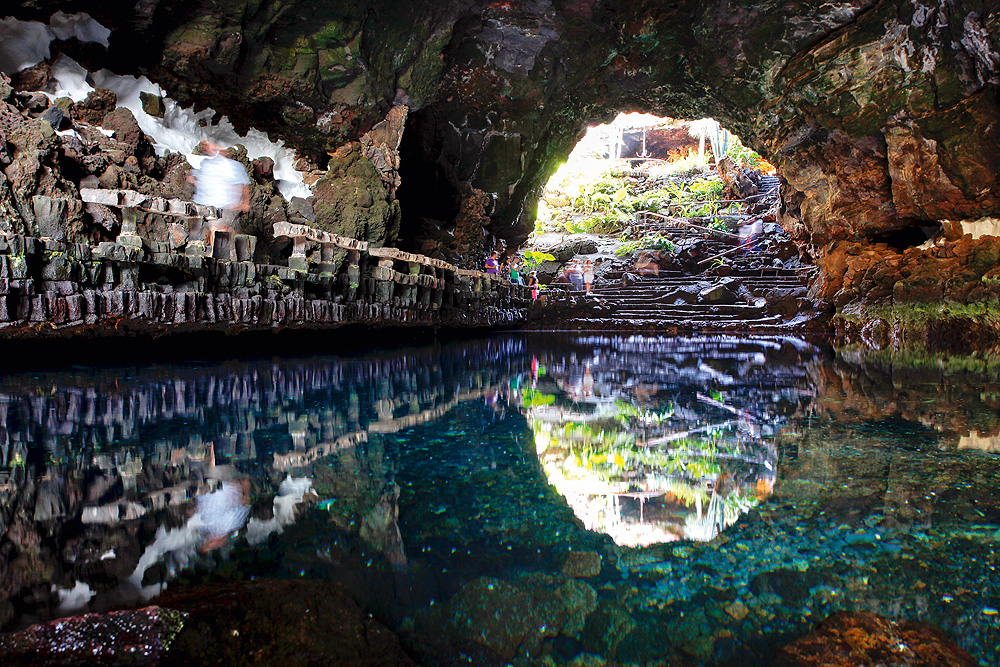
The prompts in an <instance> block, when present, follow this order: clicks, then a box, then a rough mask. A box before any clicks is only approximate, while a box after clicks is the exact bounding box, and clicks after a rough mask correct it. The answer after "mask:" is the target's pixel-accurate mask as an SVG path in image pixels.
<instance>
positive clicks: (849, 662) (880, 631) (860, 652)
mask: <svg viewBox="0 0 1000 667" xmlns="http://www.w3.org/2000/svg"><path fill="white" fill-rule="evenodd" d="M978 664H979V663H978V662H977V661H976V660H974V659H973V658H972V656H970V655H969V654H968V653H966V652H965V651H963V650H962V649H960V648H959V647H958V646H957V645H956V644H955V642H953V641H952V640H950V639H949V638H948V637H946V636H945V635H944V633H942V632H941V631H940V630H938V629H937V628H934V627H932V626H930V625H926V624H924V623H915V622H913V621H892V620H889V619H887V618H882V617H880V616H876V615H875V614H871V613H868V612H857V613H853V614H852V613H848V612H838V613H836V614H834V615H833V616H831V617H830V618H828V619H827V620H826V622H825V623H823V625H821V626H820V627H819V629H817V630H816V631H815V632H813V633H811V634H808V635H806V636H805V637H802V638H801V639H798V640H796V641H794V642H792V643H791V644H789V645H788V646H785V647H784V648H782V649H781V650H780V651H779V652H778V656H777V659H776V660H775V662H774V665H775V667H861V666H862V665H884V666H885V667H896V666H898V667H936V666H938V665H948V666H949V667H975V666H976V665H978Z"/></svg>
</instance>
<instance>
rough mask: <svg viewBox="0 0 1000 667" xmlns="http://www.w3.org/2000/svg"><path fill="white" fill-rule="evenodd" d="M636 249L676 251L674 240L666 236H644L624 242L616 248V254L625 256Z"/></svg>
mask: <svg viewBox="0 0 1000 667" xmlns="http://www.w3.org/2000/svg"><path fill="white" fill-rule="evenodd" d="M636 250H669V251H670V252H673V251H674V244H673V241H671V240H670V239H668V238H667V237H665V236H659V235H657V236H644V237H642V238H641V239H639V240H637V241H628V242H627V243H622V244H621V245H619V246H618V249H617V250H615V255H617V256H618V257H625V256H626V255H630V254H632V253H633V252H635V251H636Z"/></svg>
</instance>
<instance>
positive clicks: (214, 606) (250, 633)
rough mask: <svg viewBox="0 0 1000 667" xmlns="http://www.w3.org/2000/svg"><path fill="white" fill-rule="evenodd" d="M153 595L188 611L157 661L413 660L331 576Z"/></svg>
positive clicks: (357, 662)
mask: <svg viewBox="0 0 1000 667" xmlns="http://www.w3.org/2000/svg"><path fill="white" fill-rule="evenodd" d="M159 601H160V602H161V603H162V604H163V605H165V606H170V607H176V608H178V609H183V610H184V611H186V612H187V613H188V614H189V616H188V619H187V622H186V623H185V624H184V629H183V630H182V631H181V632H180V634H178V635H177V638H176V640H175V643H174V645H173V647H172V648H171V650H170V653H169V655H168V656H167V659H166V661H165V662H164V663H162V664H168V665H247V666H248V665H284V666H288V667H294V666H300V665H301V666H306V665H324V666H325V665H344V666H347V665H350V666H352V667H354V666H359V665H371V666H372V667H375V666H379V667H382V666H389V667H391V666H405V667H410V666H413V665H415V663H414V662H413V661H412V660H411V659H410V658H409V657H408V656H407V655H406V654H405V653H404V652H403V650H402V648H401V647H400V644H399V639H398V638H397V637H396V635H395V634H393V633H392V632H391V631H390V630H389V629H388V628H386V627H385V626H383V625H382V624H381V623H379V622H378V621H376V620H375V619H373V618H372V617H371V616H369V615H368V614H366V613H365V612H364V611H362V610H361V609H360V608H359V607H358V606H357V604H355V602H354V601H353V600H352V599H351V598H350V597H349V596H348V595H347V593H346V592H344V589H343V588H341V587H340V586H338V585H336V584H328V583H324V582H319V581H255V582H241V583H233V584H225V585H214V586H213V585H208V586H202V587H195V588H191V589H187V590H183V591H180V592H168V593H167V595H165V596H163V597H162V598H160V600H159Z"/></svg>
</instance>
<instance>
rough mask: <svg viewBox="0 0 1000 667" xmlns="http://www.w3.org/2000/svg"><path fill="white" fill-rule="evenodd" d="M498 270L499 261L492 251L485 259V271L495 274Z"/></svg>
mask: <svg viewBox="0 0 1000 667" xmlns="http://www.w3.org/2000/svg"><path fill="white" fill-rule="evenodd" d="M499 270H500V262H499V261H498V260H497V253H493V254H492V255H490V256H489V258H488V259H487V260H486V273H489V274H492V275H494V276H495V275H497V272H498V271H499Z"/></svg>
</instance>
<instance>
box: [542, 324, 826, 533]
mask: <svg viewBox="0 0 1000 667" xmlns="http://www.w3.org/2000/svg"><path fill="white" fill-rule="evenodd" d="M579 343H580V344H581V345H585V346H587V347H586V349H585V351H582V353H581V354H580V355H579V356H578V355H570V356H563V355H551V356H545V357H544V358H543V360H542V362H541V365H538V364H536V367H537V368H540V369H542V373H541V377H537V378H533V382H532V387H531V389H530V390H528V391H526V392H525V394H526V395H525V401H524V404H525V406H526V407H527V412H528V415H529V418H530V420H531V423H532V428H533V430H534V433H535V444H536V447H537V449H538V455H539V457H540V459H541V460H542V463H543V466H544V468H545V473H546V475H547V476H548V478H549V481H550V482H551V483H552V484H553V485H554V486H555V487H556V488H557V489H558V490H559V492H560V493H562V494H563V495H564V496H565V497H566V499H567V500H568V502H569V503H570V505H571V506H572V507H573V510H574V511H575V512H576V514H577V516H579V517H580V519H581V520H582V521H583V523H584V525H585V526H586V527H587V528H589V529H591V530H598V531H600V532H604V533H607V534H609V535H611V536H612V537H613V538H614V540H615V542H617V543H618V544H621V545H627V546H640V545H646V544H654V543H658V542H670V541H674V540H680V539H689V540H698V541H708V540H711V539H712V538H713V537H715V536H716V535H717V534H718V533H719V531H721V530H722V529H724V528H725V527H726V526H729V525H732V524H733V523H734V522H735V521H736V520H737V519H738V518H739V517H740V516H741V515H742V514H744V513H746V512H747V511H749V510H750V509H751V508H752V507H754V506H756V505H757V503H758V502H760V501H761V500H762V499H764V498H766V497H767V496H768V495H770V493H771V490H772V488H773V486H774V481H775V479H776V476H777V450H776V448H775V444H774V439H773V435H774V433H775V431H776V430H777V429H778V428H779V427H780V424H781V423H782V422H783V421H784V419H785V417H787V416H788V415H789V414H792V413H793V412H795V411H798V410H800V409H801V407H802V406H801V403H802V402H803V401H808V400H809V399H810V397H811V394H812V392H811V391H810V390H808V389H806V388H803V387H801V386H798V385H800V384H801V380H802V378H803V377H804V374H805V366H804V365H801V362H803V361H808V360H810V359H813V358H814V357H815V350H813V349H812V348H811V347H809V346H808V345H804V344H802V343H801V342H800V341H795V340H759V339H751V340H746V339H727V338H718V337H713V338H710V339H709V338H706V339H683V340H667V341H664V340H650V339H643V338H639V339H632V338H588V339H581V340H580V341H579ZM796 368H798V370H796Z"/></svg>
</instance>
